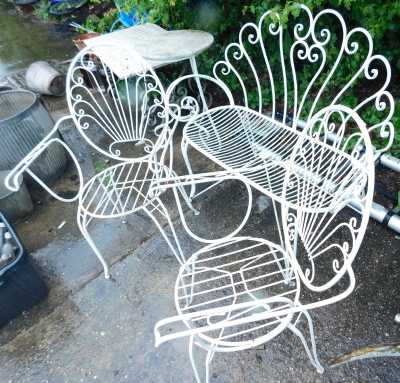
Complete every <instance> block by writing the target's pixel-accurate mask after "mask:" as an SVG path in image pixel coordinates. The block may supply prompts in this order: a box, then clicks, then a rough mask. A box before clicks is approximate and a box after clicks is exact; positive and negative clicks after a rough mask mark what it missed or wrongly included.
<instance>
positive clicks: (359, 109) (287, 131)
mask: <svg viewBox="0 0 400 383" xmlns="http://www.w3.org/2000/svg"><path fill="white" fill-rule="evenodd" d="M301 8H302V9H301V13H300V17H299V20H298V22H297V23H296V24H295V25H294V27H293V28H290V29H289V28H288V29H283V27H282V25H281V24H280V23H277V24H274V23H273V22H272V21H271V19H270V17H269V15H270V13H271V12H270V11H268V12H266V13H265V14H264V15H263V16H262V17H261V19H260V20H259V22H258V24H254V23H247V24H245V25H244V26H243V27H242V29H241V30H240V33H239V42H238V43H232V44H230V45H229V46H228V47H227V48H226V50H225V55H224V59H223V60H222V61H218V62H217V63H216V64H215V65H214V68H213V76H212V77H210V76H205V75H201V76H199V77H201V79H202V81H203V82H204V83H206V82H207V81H210V82H212V83H213V84H217V85H219V87H220V90H221V91H222V92H221V93H222V94H224V95H225V96H226V101H224V102H223V104H222V105H217V106H215V107H210V108H209V109H207V110H206V111H204V105H201V102H202V101H204V100H197V99H196V98H195V97H190V96H187V97H185V98H183V100H182V102H181V107H182V110H183V109H186V111H187V114H186V117H187V119H188V122H187V124H186V126H185V128H184V132H183V141H182V151H183V155H184V158H185V161H186V163H187V166H188V169H189V173H190V174H193V173H195V169H192V166H191V161H190V155H189V154H188V150H189V148H190V147H192V148H195V149H196V150H197V151H199V152H200V153H202V154H203V155H205V156H206V157H208V158H209V159H210V160H212V161H213V162H215V163H217V164H219V165H220V166H221V167H222V168H223V169H225V170H227V171H233V170H235V169H241V168H247V167H254V166H259V165H261V164H263V163H264V162H265V161H267V162H268V161H283V162H285V161H287V160H288V158H289V157H290V155H291V153H292V151H293V149H294V147H295V145H296V143H297V141H298V137H299V134H300V131H301V129H302V128H304V127H305V126H309V124H310V121H311V120H313V119H314V120H315V119H317V118H318V117H317V115H320V116H322V115H325V116H329V115H330V113H331V112H332V113H334V111H335V110H337V109H338V108H339V110H340V108H341V106H346V105H347V106H348V107H350V106H351V108H350V109H351V110H352V111H351V112H350V111H348V112H346V116H345V117H344V118H345V119H346V120H345V126H344V129H346V131H347V133H349V134H350V132H351V131H352V129H353V128H355V127H357V122H356V121H355V119H357V118H360V119H361V120H362V121H363V123H365V124H366V126H367V129H368V131H369V132H370V134H371V136H372V137H373V138H377V139H380V140H382V139H383V140H386V144H385V145H382V147H381V149H379V150H377V149H375V152H376V155H377V156H378V154H379V152H383V151H386V150H387V149H388V148H389V147H390V146H391V144H392V141H393V137H394V128H393V125H392V123H391V122H390V118H391V117H392V115H393V112H394V100H393V97H392V96H391V94H390V93H389V92H388V91H387V86H388V83H389V81H390V77H391V69H390V65H389V62H388V61H387V59H386V58H385V57H383V56H381V55H375V54H374V53H373V42H372V38H371V36H370V34H369V33H368V32H367V31H366V30H365V29H363V28H354V29H352V30H350V31H348V30H347V27H346V23H345V21H344V19H343V17H342V16H341V15H340V14H339V13H338V12H336V11H334V10H330V9H328V10H323V11H321V12H319V13H318V14H317V15H315V16H314V15H313V14H312V13H311V11H310V10H309V9H308V8H307V7H306V6H304V5H303V6H302V7H301ZM278 17H279V16H278ZM327 19H330V20H332V19H335V20H336V21H337V26H338V27H339V29H338V30H337V31H336V34H335V35H333V32H331V31H330V30H328V29H327V27H326V20H327ZM289 25H292V24H289ZM334 36H335V37H334ZM270 47H273V48H272V50H271V49H269V48H270ZM332 55H334V57H335V60H334V63H333V64H331V63H332V61H328V59H327V57H331V56H332ZM360 55H362V56H363V57H364V59H363V60H362V63H361V65H360V66H359V67H358V68H357V69H356V70H355V71H354V72H352V69H349V66H348V65H346V62H348V60H351V59H352V58H353V57H355V56H360ZM346 60H347V61H346ZM191 78H193V76H185V77H184V78H181V79H178V80H176V81H175V82H174V83H172V84H171V86H170V88H169V90H168V92H167V96H168V97H170V96H172V95H173V94H174V93H175V92H176V90H177V89H178V88H180V87H182V84H183V83H184V82H185V81H189V80H190V79H191ZM354 86H356V87H358V88H359V89H361V90H362V91H361V92H359V93H360V98H359V100H358V101H357V102H356V103H355V104H354V102H355V101H354V100H353V99H352V102H353V105H350V102H349V90H350V89H351V88H352V87H354ZM349 105H350V106H349ZM202 111H203V112H202ZM371 113H373V114H374V118H373V119H371ZM369 121H372V123H369ZM333 123H334V121H333ZM349 134H347V136H348V135H349ZM328 138H329V141H330V142H331V143H334V142H335V141H336V137H335V133H333V132H332V134H330V135H329V137H328ZM275 170H276V171H272V170H271V171H270V172H269V173H268V178H265V177H263V176H262V174H261V173H251V176H248V177H247V180H248V182H249V183H250V184H251V185H252V186H253V187H255V188H257V189H259V190H260V191H262V192H263V193H266V194H267V195H270V196H271V197H274V198H275V197H278V199H279V198H280V197H279V196H280V193H281V189H282V184H283V175H284V172H282V171H281V170H279V169H275ZM249 174H250V173H248V175H249ZM190 197H191V198H195V197H196V187H195V185H192V188H191V193H190Z"/></svg>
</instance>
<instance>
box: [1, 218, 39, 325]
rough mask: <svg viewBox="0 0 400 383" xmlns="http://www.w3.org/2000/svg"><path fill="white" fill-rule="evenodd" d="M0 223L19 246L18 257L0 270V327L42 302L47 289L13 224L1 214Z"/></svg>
mask: <svg viewBox="0 0 400 383" xmlns="http://www.w3.org/2000/svg"><path fill="white" fill-rule="evenodd" d="M0 221H2V222H4V223H5V225H6V228H7V230H8V231H9V232H10V233H11V235H12V236H13V239H14V241H15V243H16V244H17V246H18V250H17V254H16V257H15V258H14V260H13V261H11V262H10V263H9V264H7V265H6V266H4V267H2V268H0V327H2V326H4V325H6V324H7V323H8V322H9V321H10V320H11V319H13V318H15V317H16V316H18V315H20V314H21V313H22V312H23V311H25V310H28V309H29V308H31V307H32V306H33V305H35V304H36V303H38V302H40V301H41V300H42V299H43V298H44V297H45V296H46V294H47V287H46V284H45V283H44V281H43V279H42V277H41V276H40V275H39V273H38V271H37V269H36V267H35V265H34V264H33V263H32V261H31V260H30V259H29V256H28V253H27V251H26V249H25V247H24V246H23V244H22V242H21V240H20V239H19V237H18V235H17V234H16V232H15V231H14V229H13V227H12V226H11V224H10V223H9V222H8V221H7V220H6V218H5V217H4V215H3V214H1V212H0Z"/></svg>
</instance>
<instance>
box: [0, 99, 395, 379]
mask: <svg viewBox="0 0 400 383" xmlns="http://www.w3.org/2000/svg"><path fill="white" fill-rule="evenodd" d="M43 102H44V104H45V105H46V106H47V107H48V109H49V111H50V112H51V113H52V115H53V117H54V118H55V119H57V118H58V117H59V116H61V115H63V114H66V113H67V110H66V104H65V100H64V99H63V98H57V99H56V98H52V97H44V99H43ZM60 131H61V134H62V136H63V138H64V140H65V141H66V142H67V143H68V144H69V145H70V146H71V147H72V148H73V150H74V151H75V153H76V154H77V155H78V158H79V159H80V162H81V165H82V167H83V170H84V174H90V173H92V172H93V168H94V166H95V163H96V161H102V158H97V157H96V158H95V156H94V155H93V152H92V150H91V149H90V148H88V146H87V145H85V143H84V142H82V140H81V139H80V138H79V136H78V133H77V131H76V130H75V129H74V127H73V126H72V125H71V124H66V125H65V126H62V127H61V128H60ZM179 139H180V137H179V132H178V134H177V136H176V137H175V144H176V147H177V148H179ZM198 161H199V163H200V162H201V161H202V164H201V166H202V167H204V163H205V162H204V161H205V160H204V159H200V158H199V160H198ZM177 164H178V168H179V166H181V165H182V163H181V162H180V159H179V158H178V161H177ZM179 164H180V165H179ZM75 175H76V172H75V170H74V169H73V167H72V166H71V167H70V168H68V169H67V171H66V173H65V174H64V175H63V176H62V177H61V178H60V179H59V180H57V181H56V182H55V184H54V185H53V187H54V189H55V190H57V191H58V192H64V193H73V192H74V190H76V189H77V184H76V177H75ZM31 195H32V197H33V199H34V202H35V210H34V213H33V214H32V215H31V216H30V217H29V218H28V219H27V220H26V221H25V222H22V223H20V224H18V225H15V229H16V231H17V232H18V234H19V236H20V237H21V240H22V241H23V243H24V244H25V245H26V247H27V249H28V251H29V252H30V254H31V256H32V258H33V260H34V261H35V263H36V264H37V265H38V268H39V271H40V273H41V275H43V277H44V279H45V281H46V283H47V285H48V287H49V294H48V296H47V297H46V298H45V299H44V300H43V301H42V302H41V303H39V304H38V305H36V306H35V307H32V308H31V309H30V310H27V311H26V312H24V313H23V314H21V315H20V316H19V317H17V318H15V319H13V320H12V322H11V323H10V324H8V325H6V326H5V327H3V328H2V329H0V344H1V346H0V382H10V383H11V382H13V383H15V382H19V383H26V382H35V383H36V382H54V383H56V382H57V383H58V382H65V383H67V382H92V381H96V382H132V383H144V382H148V383H156V382H177V383H189V382H195V379H194V375H193V371H192V368H191V364H190V360H189V356H188V352H187V349H188V340H187V339H185V338H182V339H179V340H176V341H170V342H167V343H165V344H162V345H161V346H160V347H159V348H155V346H154V333H153V329H154V325H155V323H156V322H157V321H159V320H161V319H163V318H166V317H169V316H173V315H175V314H176V309H175V306H174V299H173V290H174V285H175V278H176V276H177V273H178V266H179V265H178V263H177V261H176V259H175V257H174V256H173V254H172V252H171V250H170V249H169V247H168V246H167V245H166V244H165V242H164V240H163V238H162V236H161V234H159V232H158V231H157V229H156V227H155V225H154V224H153V223H152V221H151V220H150V219H149V218H148V217H147V216H145V215H143V214H135V215H131V216H129V219H128V223H126V224H124V223H122V222H121V220H120V219H109V220H101V221H100V220H97V221H96V222H94V223H93V225H91V227H90V232H91V234H92V237H93V239H94V241H95V242H96V244H97V245H98V246H99V248H100V251H101V252H102V253H103V254H104V255H105V258H106V260H107V262H108V263H109V264H110V265H111V274H112V280H106V279H105V278H104V276H103V273H102V267H101V265H100V263H99V261H98V259H97V257H96V256H95V255H94V253H93V252H92V250H91V249H90V247H89V246H88V245H87V243H86V241H85V240H84V239H83V238H82V236H81V234H80V231H79V229H78V226H77V224H76V219H75V215H76V207H77V205H76V203H71V204H65V203H61V202H58V201H56V200H54V198H52V197H51V196H50V195H48V194H46V193H45V192H43V191H41V190H36V191H32V193H31ZM163 200H164V201H165V203H166V204H167V206H168V207H169V209H170V210H171V212H172V215H173V216H174V217H175V218H177V212H176V207H175V206H174V200H173V198H172V195H171V193H170V192H166V193H165V194H164V195H163ZM246 202H247V197H246V193H245V189H244V188H243V186H242V185H240V184H238V183H236V182H233V183H226V184H224V185H222V186H220V187H218V188H215V189H214V190H213V192H212V193H210V195H208V196H206V197H204V198H202V199H201V200H200V201H199V202H198V205H197V207H198V208H199V209H200V210H201V214H200V215H199V216H194V215H193V214H192V213H191V212H190V211H188V212H187V213H186V215H187V217H188V220H189V221H190V223H191V225H192V226H191V227H193V229H194V230H196V232H197V233H206V234H207V235H214V233H217V232H218V233H219V232H220V230H221V228H224V229H226V230H229V229H230V228H231V227H233V226H234V225H235V224H237V222H238V221H239V220H240V216H241V213H242V212H243V209H244V208H245V204H246ZM265 202H266V201H265V200H263V199H262V198H260V196H259V195H257V193H255V199H254V203H253V211H252V215H251V219H250V221H249V224H248V225H247V226H246V228H245V229H244V231H243V233H241V234H249V235H253V236H261V237H266V238H268V239H271V240H274V239H276V236H277V233H276V229H275V225H274V221H273V218H272V217H273V211H272V207H271V206H269V207H267V205H268V204H265ZM63 222H65V223H64V225H63V226H62V227H60V225H61V224H62V223H63ZM174 223H175V224H176V228H177V230H178V235H179V237H180V238H181V240H182V244H183V247H184V250H185V251H186V252H187V253H193V252H194V251H195V250H196V249H197V248H198V246H199V245H198V244H197V243H195V242H194V241H193V240H191V239H190V238H189V237H188V236H187V234H186V233H185V232H184V230H183V229H182V226H181V224H180V220H179V219H175V220H174ZM399 246H400V237H399V235H398V233H396V232H394V231H391V230H389V229H387V228H385V227H384V226H382V225H381V224H379V223H377V222H375V221H373V220H372V219H371V220H370V223H369V226H368V230H367V235H366V237H365V240H364V242H363V245H362V248H361V249H360V251H359V254H358V257H357V259H356V261H355V263H354V270H355V274H356V277H357V288H356V289H355V291H354V292H353V293H352V294H351V295H350V297H348V298H346V299H345V300H343V301H341V302H339V303H336V304H334V305H331V306H327V307H324V308H320V309H316V310H313V311H312V312H311V316H312V318H313V321H314V326H315V332H316V342H317V349H318V353H319V357H320V361H321V363H322V365H323V366H324V367H325V371H324V373H323V374H319V373H317V372H316V370H315V369H314V368H313V367H312V365H311V364H310V362H309V360H308V357H307V355H306V353H305V351H304V349H303V346H302V344H301V342H300V340H299V339H298V338H297V337H295V336H294V334H293V333H291V332H290V331H284V332H283V333H281V334H280V335H279V336H277V337H276V338H274V339H273V340H272V341H270V342H269V343H267V344H266V347H265V349H264V350H248V351H241V352H235V353H226V354H221V353H219V354H216V356H215V357H214V360H213V363H212V373H211V375H212V379H211V382H215V383H217V382H221V383H225V382H232V383H236V382H237V383H244V382H265V383H278V382H285V383H289V382H302V383H305V382H316V383H339V382H343V383H344V382H346V383H349V382H354V383H364V382H365V383H367V382H380V383H395V382H399V381H400V365H399V362H400V359H399V358H393V357H392V358H390V357H381V358H371V359H364V360H360V361H354V362H350V363H347V364H343V365H340V366H337V367H328V366H327V361H328V360H329V359H330V358H331V357H333V356H335V355H338V354H340V353H343V352H347V351H350V350H352V349H354V348H358V347H362V346H366V345H372V344H380V343H390V342H400V331H399V326H398V325H396V324H395V323H394V321H393V318H394V316H395V314H396V313H397V312H400V305H399V300H398V297H399V295H400V286H399V283H398V276H399V267H400V266H399V250H398V249H399ZM174 326H175V325H174ZM177 326H178V325H177ZM174 328H175V327H174ZM196 352H197V353H198V355H200V358H203V360H204V357H205V354H204V353H203V352H202V351H200V350H196ZM200 367H201V365H200ZM200 372H201V373H204V369H200Z"/></svg>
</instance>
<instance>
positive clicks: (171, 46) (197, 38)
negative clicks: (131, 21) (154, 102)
mask: <svg viewBox="0 0 400 383" xmlns="http://www.w3.org/2000/svg"><path fill="white" fill-rule="evenodd" d="M213 41H214V38H213V36H212V35H211V34H209V33H208V32H204V31H197V30H178V31H167V30H165V29H163V28H161V27H160V26H158V25H156V24H151V23H146V24H142V25H137V26H133V27H129V28H125V29H122V30H119V31H116V32H112V33H108V34H105V35H102V36H98V37H94V38H92V39H88V40H85V44H86V45H87V46H90V47H94V46H96V45H99V44H106V43H114V44H115V43H117V44H119V45H122V46H129V47H133V48H134V49H135V50H136V51H137V52H138V53H139V54H140V55H141V56H142V57H143V58H145V59H146V60H147V61H148V62H149V63H150V64H151V65H152V66H153V67H154V68H157V67H161V66H163V65H167V64H170V63H172V62H177V61H181V60H186V59H190V58H191V57H193V56H196V55H198V54H199V53H201V52H204V51H205V50H206V49H208V48H209V47H210V46H211V45H212V43H213ZM96 50H99V52H98V53H99V57H100V58H102V59H103V58H104V60H105V61H106V63H107V65H109V67H110V68H111V70H113V72H114V73H115V74H116V75H117V76H119V77H120V78H121V77H129V75H133V74H135V68H134V67H133V68H132V70H131V73H129V74H128V73H126V72H125V71H124V72H123V73H122V72H121V70H120V68H118V60H115V57H114V60H109V62H107V59H106V56H109V55H107V53H106V52H102V48H96ZM96 53H97V52H96ZM102 53H103V54H102ZM102 56H103V57H102ZM120 75H121V76H120Z"/></svg>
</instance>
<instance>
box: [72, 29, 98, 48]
mask: <svg viewBox="0 0 400 383" xmlns="http://www.w3.org/2000/svg"><path fill="white" fill-rule="evenodd" d="M97 36H100V33H97V32H92V33H83V34H82V35H79V36H76V37H75V38H73V39H72V42H73V43H74V44H75V45H76V47H77V48H78V49H79V50H81V49H83V48H85V47H86V45H85V40H87V39H91V38H92V37H97Z"/></svg>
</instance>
